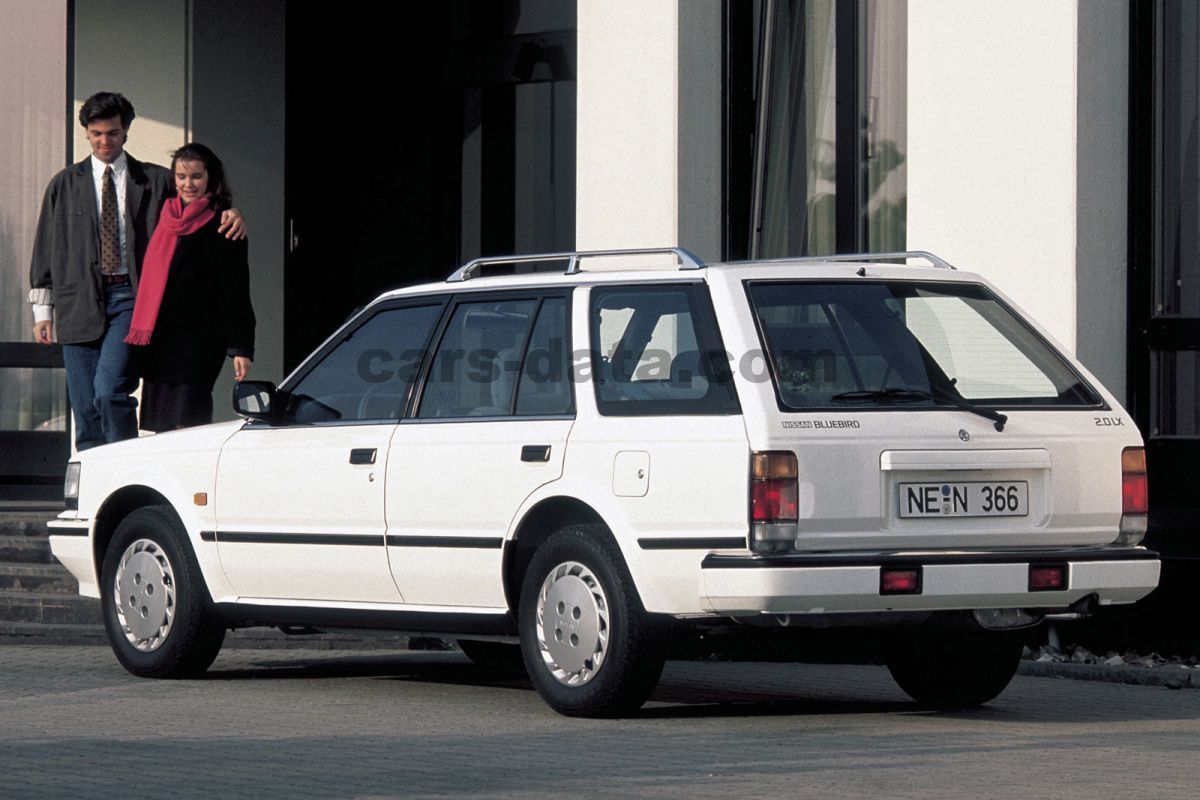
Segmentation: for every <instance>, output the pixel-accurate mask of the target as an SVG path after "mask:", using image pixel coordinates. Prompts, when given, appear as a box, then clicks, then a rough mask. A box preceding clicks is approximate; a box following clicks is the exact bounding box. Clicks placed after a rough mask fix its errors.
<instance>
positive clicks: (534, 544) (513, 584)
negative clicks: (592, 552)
mask: <svg viewBox="0 0 1200 800" xmlns="http://www.w3.org/2000/svg"><path fill="white" fill-rule="evenodd" d="M567 525H603V526H604V527H605V529H606V530H609V531H610V535H611V529H610V528H609V526H608V524H607V523H606V522H605V521H604V518H603V517H601V516H600V514H599V512H597V511H596V509H594V508H592V506H590V505H589V504H587V503H585V502H584V501H582V500H580V499H578V498H576V497H568V496H565V495H557V496H554V497H547V498H545V499H543V500H540V501H538V503H537V504H536V505H534V506H533V507H532V508H530V509H529V510H528V511H527V512H525V515H524V516H523V517H522V518H521V521H520V522H519V523H518V524H517V526H516V528H515V529H514V532H513V535H512V537H511V538H510V539H509V541H508V542H507V543H506V545H505V553H504V599H505V601H506V602H507V603H508V607H509V609H510V610H511V611H513V613H516V611H517V609H518V608H519V607H520V604H521V581H522V580H524V578H525V570H526V569H527V568H528V567H529V561H530V559H531V558H533V553H534V551H535V550H537V548H538V546H539V545H540V544H541V543H542V542H544V541H546V539H548V538H550V535H551V534H553V533H554V532H555V531H557V530H559V529H561V528H563V527H565V526H567Z"/></svg>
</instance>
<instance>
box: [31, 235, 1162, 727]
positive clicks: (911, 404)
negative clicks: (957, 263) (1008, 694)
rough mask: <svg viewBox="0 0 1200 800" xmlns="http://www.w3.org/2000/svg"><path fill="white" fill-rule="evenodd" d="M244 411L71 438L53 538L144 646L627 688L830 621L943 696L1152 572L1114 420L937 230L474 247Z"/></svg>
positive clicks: (1119, 418)
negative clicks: (756, 245) (371, 659)
mask: <svg viewBox="0 0 1200 800" xmlns="http://www.w3.org/2000/svg"><path fill="white" fill-rule="evenodd" d="M917 258H923V259H925V260H926V261H927V262H928V263H929V264H930V265H931V266H917V265H909V264H908V263H907V261H908V260H915V259H917ZM664 259H665V260H666V261H668V262H669V263H666V264H664V263H663V261H664ZM895 262H899V263H895ZM546 267H553V268H555V269H554V271H553V272H548V271H546V270H545V268H546ZM585 267H586V268H585ZM664 267H666V268H665V269H664ZM234 406H235V408H236V410H237V411H238V413H239V414H240V415H241V416H242V417H244V419H242V420H239V421H236V422H225V423H219V424H214V425H208V426H205V427H201V428H194V429H190V430H182V431H176V432H172V433H166V434H159V435H156V436H151V437H147V438H142V439H138V440H133V441H127V442H121V443H118V444H113V445H109V446H106V447H101V448H97V449H94V450H89V451H87V452H84V453H81V454H79V455H78V456H77V457H76V458H75V459H74V460H73V461H72V462H71V464H70V466H69V470H68V478H67V489H66V495H67V499H68V506H69V508H71V509H72V510H69V511H67V512H65V513H64V514H62V515H60V517H59V519H57V520H55V521H54V522H53V523H52V524H51V525H52V532H51V533H52V535H51V538H50V542H51V545H52V547H53V551H54V554H55V556H57V557H58V559H59V560H61V561H62V562H63V563H64V564H65V565H66V566H67V567H68V568H69V569H70V570H71V572H72V573H74V575H75V576H76V577H77V578H78V579H79V585H80V592H81V593H82V594H84V595H87V596H89V597H98V598H100V599H101V600H102V602H103V613H104V621H105V624H106V627H107V630H108V634H109V637H110V639H111V642H112V647H113V650H114V651H115V653H116V656H117V658H118V660H119V661H120V662H121V663H122V664H123V665H124V666H125V667H126V668H127V669H128V670H129V671H130V672H133V673H134V674H137V675H143V676H151V677H178V676H187V675H195V674H198V673H201V672H203V671H204V670H205V669H207V668H208V666H209V665H210V664H211V663H212V661H213V659H214V658H215V657H216V655H217V652H218V650H219V649H220V647H221V643H222V639H223V637H224V635H225V631H226V630H227V629H230V628H237V627H243V626H255V625H258V626H279V627H281V628H282V629H284V630H286V631H289V632H300V631H312V630H330V629H346V628H354V629H367V628H372V629H384V630H391V631H403V632H409V633H412V634H421V635H428V636H439V637H445V638H449V639H454V640H457V641H458V643H459V646H460V647H461V648H462V650H463V652H464V653H466V655H467V656H469V657H470V658H472V659H474V660H476V661H477V662H479V663H482V664H491V665H496V666H499V665H509V666H512V665H515V664H523V666H524V669H525V670H526V672H527V673H528V675H529V677H530V679H531V680H532V682H533V685H534V687H535V688H536V689H537V691H538V692H539V693H540V694H541V696H542V697H543V698H544V699H545V701H546V702H547V703H548V704H549V705H550V706H551V707H553V708H554V709H556V710H557V711H560V712H562V713H564V714H570V715H590V716H611V715H617V714H622V713H628V712H630V711H632V710H634V709H636V708H638V707H639V706H640V705H641V704H642V703H643V702H644V701H645V700H646V698H647V697H648V696H649V695H650V693H651V692H652V691H653V689H654V687H655V685H656V684H657V682H658V679H659V675H660V673H661V670H662V666H663V661H664V659H666V658H668V657H679V656H681V655H688V654H690V655H695V654H697V653H698V652H703V653H708V652H725V653H731V654H733V655H737V654H738V653H741V654H742V655H746V654H747V653H753V654H755V655H756V657H763V656H766V657H783V656H784V654H793V653H794V654H797V657H799V656H802V655H804V654H805V653H806V652H809V653H810V652H811V647H808V645H811V644H812V643H820V648H819V649H820V657H821V658H823V659H826V660H829V659H831V658H845V659H847V660H849V659H851V658H853V659H856V660H859V659H861V660H868V661H874V662H875V663H884V664H886V665H887V666H888V667H889V668H890V670H891V673H892V675H893V676H894V677H895V679H896V680H897V682H898V683H899V685H900V686H901V687H902V688H903V689H904V691H905V692H907V693H908V694H909V695H910V696H912V697H913V698H914V699H916V700H917V701H918V702H920V703H922V704H925V705H928V706H932V707H938V708H952V707H962V706H968V705H975V704H979V703H983V702H986V701H988V700H990V699H992V698H993V697H995V696H996V695H997V694H999V693H1000V692H1001V691H1002V690H1003V689H1004V687H1005V686H1006V685H1007V684H1008V682H1009V680H1010V679H1011V678H1012V676H1013V674H1014V672H1015V670H1016V667H1017V662H1018V660H1019V658H1020V653H1021V648H1022V643H1023V637H1024V636H1025V632H1024V631H1023V629H1024V628H1027V627H1029V626H1031V625H1035V624H1037V623H1039V622H1040V621H1041V620H1043V619H1065V618H1078V617H1080V616H1083V615H1086V614H1089V613H1090V612H1091V611H1092V610H1094V609H1096V608H1097V607H1100V606H1105V605H1110V604H1121V603H1132V602H1134V601H1136V600H1138V599H1139V598H1141V597H1143V596H1144V595H1146V594H1148V593H1149V592H1150V591H1151V590H1152V589H1153V588H1154V587H1155V585H1156V584H1157V581H1158V574H1159V561H1158V558H1157V556H1156V555H1155V554H1154V553H1153V552H1150V551H1147V550H1146V549H1144V548H1142V547H1140V546H1138V545H1139V542H1140V541H1141V538H1142V536H1143V533H1144V531H1145V527H1146V491H1147V489H1146V474H1145V456H1144V453H1143V450H1142V447H1141V445H1142V442H1141V439H1140V437H1139V436H1138V433H1137V429H1136V428H1135V427H1134V425H1133V423H1132V421H1131V419H1130V417H1129V415H1128V414H1127V413H1126V412H1125V410H1124V409H1122V408H1121V406H1120V405H1119V404H1118V403H1117V401H1116V400H1115V399H1114V398H1113V396H1112V395H1111V394H1109V393H1108V392H1107V391H1106V390H1105V389H1104V387H1102V386H1101V385H1100V384H1099V383H1098V382H1097V381H1096V380H1095V378H1093V377H1092V376H1091V375H1090V374H1088V372H1087V370H1085V369H1084V368H1083V367H1082V366H1081V365H1080V364H1079V363H1077V362H1076V361H1074V360H1073V359H1072V358H1070V357H1069V356H1067V355H1066V354H1065V353H1064V352H1063V350H1062V348H1061V347H1059V346H1057V345H1056V344H1055V343H1054V342H1053V341H1052V340H1051V338H1050V337H1049V336H1048V335H1047V334H1046V333H1045V331H1043V330H1042V329H1041V328H1039V327H1038V326H1037V325H1036V324H1035V323H1033V322H1031V321H1030V320H1029V319H1027V318H1026V317H1025V316H1023V315H1022V314H1021V313H1020V312H1019V311H1018V310H1017V308H1016V306H1015V305H1014V304H1013V303H1012V302H1011V301H1009V300H1008V299H1006V298H1005V297H1004V296H1003V295H1002V294H1001V293H1000V292H999V291H997V290H996V289H995V288H994V287H992V286H991V285H990V284H988V282H987V281H985V280H984V279H983V278H981V277H980V276H978V275H974V274H971V273H967V272H959V271H956V270H954V269H953V268H952V267H950V266H949V265H948V264H946V263H944V262H943V261H941V260H940V259H938V258H937V257H935V256H932V255H930V254H928V253H898V254H876V255H856V256H834V257H827V258H816V259H813V258H803V259H786V260H780V261H772V262H748V263H731V264H713V265H705V264H703V263H701V262H699V261H698V260H697V259H696V258H695V257H694V256H692V255H691V254H689V253H687V252H686V251H683V250H675V249H663V250H640V251H604V252H592V253H568V254H561V253H560V254H550V255H544V256H528V257H513V258H502V259H497V258H489V259H479V260H476V261H473V262H471V263H469V264H467V265H466V266H464V267H463V268H462V269H460V270H458V271H457V272H455V273H454V274H453V275H452V276H450V278H449V279H447V281H446V282H444V283H438V284H429V285H422V286H414V287H409V288H405V289H400V290H397V291H393V292H389V293H387V294H385V295H383V296H382V297H380V298H378V299H377V300H376V301H374V302H373V303H371V304H370V305H369V306H368V307H366V308H365V309H363V310H362V311H361V312H359V313H357V314H356V315H354V316H353V317H352V318H351V319H350V320H349V321H348V322H346V323H345V324H344V325H343V326H342V327H341V328H340V329H339V330H338V331H337V332H336V333H334V334H333V335H332V336H331V337H330V338H329V339H328V340H327V341H326V342H325V343H324V344H323V345H322V346H321V347H320V348H319V349H318V350H317V351H316V352H315V353H313V354H312V355H311V356H310V357H309V358H308V359H307V360H306V361H304V363H303V364H301V365H300V367H299V368H298V369H297V370H296V371H295V372H294V373H293V374H292V375H290V376H289V377H288V378H287V379H286V380H285V381H284V382H283V383H282V384H281V385H280V386H279V387H278V388H276V387H275V386H274V385H272V384H269V383H265V382H245V383H243V384H240V385H239V386H238V387H237V388H236V389H235V392H234ZM789 657H790V656H789Z"/></svg>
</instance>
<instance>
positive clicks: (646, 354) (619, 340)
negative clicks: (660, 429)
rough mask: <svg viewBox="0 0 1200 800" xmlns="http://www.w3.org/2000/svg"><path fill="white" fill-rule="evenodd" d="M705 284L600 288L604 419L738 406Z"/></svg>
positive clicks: (595, 319) (597, 319) (596, 326)
mask: <svg viewBox="0 0 1200 800" xmlns="http://www.w3.org/2000/svg"><path fill="white" fill-rule="evenodd" d="M703 291H704V290H703V289H700V288H698V287H680V288H664V287H654V288H638V289H627V288H622V289H596V290H594V291H593V293H592V326H591V328H592V350H593V353H594V354H595V355H594V358H593V370H594V372H595V384H596V402H597V405H598V406H599V409H600V413H601V414H606V415H607V414H618V415H622V414H730V413H736V412H737V411H738V410H739V409H738V405H737V399H736V397H735V395H734V394H733V385H732V381H731V380H730V379H729V376H728V375H727V374H726V373H727V369H725V368H724V367H722V366H721V365H725V367H727V364H726V363H725V362H724V360H723V359H724V350H723V348H721V347H720V346H719V338H718V336H717V333H716V322H715V320H714V318H713V314H712V308H711V306H710V305H709V304H708V303H707V296H706V295H704V294H703Z"/></svg>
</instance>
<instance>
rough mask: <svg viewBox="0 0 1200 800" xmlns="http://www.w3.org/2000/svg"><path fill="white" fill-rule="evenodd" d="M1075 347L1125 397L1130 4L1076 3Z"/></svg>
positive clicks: (1115, 0)
mask: <svg viewBox="0 0 1200 800" xmlns="http://www.w3.org/2000/svg"><path fill="white" fill-rule="evenodd" d="M1078 75H1079V80H1078V102H1077V114H1078V124H1079V128H1078V131H1079V132H1078V135H1077V137H1076V164H1077V166H1078V168H1077V171H1076V178H1075V180H1076V190H1075V196H1076V198H1077V200H1078V203H1077V207H1076V220H1077V222H1076V237H1077V244H1076V249H1075V255H1076V258H1075V286H1076V288H1075V293H1076V307H1077V311H1076V317H1075V342H1076V345H1075V349H1076V355H1078V356H1079V360H1080V361H1082V362H1083V363H1084V364H1086V365H1087V366H1088V368H1089V369H1091V370H1092V371H1093V372H1094V373H1095V374H1096V377H1098V378H1099V379H1100V380H1101V382H1103V383H1104V385H1105V386H1107V387H1108V388H1109V389H1111V390H1112V391H1113V392H1115V393H1116V395H1117V397H1119V398H1122V400H1125V399H1126V397H1127V394H1126V388H1127V387H1126V382H1127V378H1126V374H1125V373H1126V360H1125V354H1126V352H1127V348H1128V344H1127V336H1128V334H1127V330H1126V328H1127V327H1128V325H1127V322H1128V297H1127V295H1128V291H1127V289H1128V286H1129V264H1128V230H1129V225H1128V219H1129V217H1128V213H1129V4H1128V2H1127V1H1126V0H1088V2H1086V3H1081V4H1080V6H1079V68H1078Z"/></svg>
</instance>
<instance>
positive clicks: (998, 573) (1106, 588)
mask: <svg viewBox="0 0 1200 800" xmlns="http://www.w3.org/2000/svg"><path fill="white" fill-rule="evenodd" d="M1052 565H1064V566H1065V567H1066V572H1067V584H1066V588H1065V589H1062V590H1055V591H1030V589H1029V568H1030V566H1052ZM885 567H903V568H910V569H917V570H919V571H920V591H919V592H918V593H914V594H886V595H885V594H882V593H881V589H880V581H881V573H882V571H883V569H884V568H885ZM700 572H701V582H700V583H701V590H700V591H701V597H700V600H701V604H702V605H703V606H704V607H705V609H706V610H708V611H711V612H714V613H718V614H734V615H736V614H754V613H771V614H821V613H838V612H862V611H943V610H946V611H948V610H956V609H979V608H1023V609H1047V610H1050V609H1064V608H1066V607H1068V606H1070V605H1072V604H1073V603H1075V602H1077V601H1079V600H1081V599H1083V598H1084V597H1088V596H1095V597H1096V599H1097V601H1098V603H1099V604H1100V605H1116V604H1123V603H1133V602H1135V601H1137V600H1139V599H1141V598H1142V597H1145V596H1146V595H1147V594H1149V593H1150V592H1151V591H1153V590H1154V588H1155V587H1156V586H1157V585H1158V576H1159V559H1158V554H1157V553H1155V552H1153V551H1151V550H1147V549H1145V548H1143V547H1103V548H1086V549H1058V550H1020V551H972V552H955V553H945V552H938V553H932V552H911V553H878V552H875V553H818V554H807V553H805V554H796V555H787V556H772V557H754V556H720V555H710V556H708V557H707V558H705V559H704V561H703V562H702V564H701V571H700Z"/></svg>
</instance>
